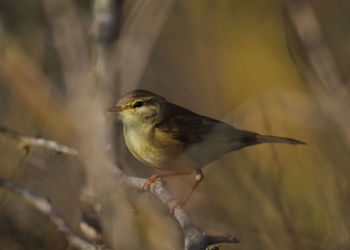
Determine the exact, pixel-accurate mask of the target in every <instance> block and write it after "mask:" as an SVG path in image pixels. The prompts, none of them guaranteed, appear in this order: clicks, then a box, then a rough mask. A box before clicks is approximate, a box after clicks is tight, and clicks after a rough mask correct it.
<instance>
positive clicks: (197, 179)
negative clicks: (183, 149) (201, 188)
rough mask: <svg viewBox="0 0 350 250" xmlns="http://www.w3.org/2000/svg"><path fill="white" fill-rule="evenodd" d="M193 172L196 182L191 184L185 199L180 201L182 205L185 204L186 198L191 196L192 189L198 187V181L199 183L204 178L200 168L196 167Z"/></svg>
mask: <svg viewBox="0 0 350 250" xmlns="http://www.w3.org/2000/svg"><path fill="white" fill-rule="evenodd" d="M195 172H196V175H195V178H196V182H195V183H194V185H193V187H192V189H191V191H190V192H189V193H188V195H187V197H186V199H185V200H184V201H183V203H182V204H183V205H185V204H186V203H187V202H188V200H189V199H190V197H191V195H192V194H193V192H194V190H195V189H196V188H197V187H198V185H199V183H201V181H202V180H203V178H204V175H203V172H202V170H201V169H199V168H197V169H196V170H195Z"/></svg>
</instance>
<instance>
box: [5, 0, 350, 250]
mask: <svg viewBox="0 0 350 250" xmlns="http://www.w3.org/2000/svg"><path fill="white" fill-rule="evenodd" d="M45 2H46V1H39V0H37V1H25V0H16V1H10V0H0V55H1V61H0V123H1V124H3V125H6V126H8V127H11V128H13V129H15V130H17V131H20V132H21V133H23V134H27V135H31V136H42V137H47V138H50V139H54V140H57V141H59V142H61V143H65V144H68V145H72V146H74V147H78V148H81V147H82V146H81V145H84V146H85V147H91V149H87V151H85V154H83V156H84V155H85V156H88V155H89V152H90V153H91V156H90V157H91V158H93V159H94V160H93V161H92V162H93V163H94V164H95V163H96V162H97V163H98V162H99V159H100V158H99V157H97V156H96V150H95V148H102V149H101V151H104V150H105V147H106V146H107V145H104V144H103V143H100V144H99V143H97V142H96V138H99V137H102V136H103V135H101V134H103V131H101V130H100V129H101V128H103V127H93V126H90V125H91V124H92V123H94V122H95V120H96V119H100V117H102V116H104V114H103V113H102V112H101V113H98V112H97V111H96V109H93V108H92V105H95V104H94V103H95V102H94V100H95V99H94V96H93V97H91V96H88V95H87V96H86V97H85V99H82V100H85V101H82V102H80V103H78V102H77V100H75V99H74V100H71V99H69V98H70V97H71V96H72V93H79V94H82V95H83V94H84V93H88V92H86V89H88V90H89V89H90V90H91V89H92V90H91V91H92V92H94V91H95V89H94V88H96V89H97V90H96V93H97V94H96V95H98V93H99V89H98V86H97V87H96V86H95V85H89V84H90V82H93V80H91V78H85V77H87V75H89V70H90V71H92V68H93V66H91V65H93V57H94V53H93V49H94V45H93V44H94V42H93V39H92V38H91V36H90V34H89V29H90V25H91V22H92V21H91V19H92V13H91V8H92V2H91V1H61V2H60V1H47V2H46V3H45ZM125 2H126V5H125V6H124V7H125V9H126V10H127V13H126V14H124V17H123V18H124V20H126V16H127V15H128V14H130V13H131V14H132V13H133V12H132V7H133V6H134V5H136V4H138V5H139V8H147V5H142V4H141V5H140V4H139V3H140V2H138V1H132V0H127V1H125ZM286 2H288V1H281V0H266V1H258V0H254V1H245V0H217V1H212V0H202V1H198V0H190V1H188V0H181V1H177V3H176V4H175V5H174V7H173V9H172V10H171V11H170V16H169V18H168V19H167V22H166V24H165V26H164V27H163V28H162V29H161V32H160V34H159V39H158V40H157V41H156V43H155V46H154V48H153V50H152V53H151V55H150V57H149V58H148V59H147V64H146V68H145V71H144V72H143V74H142V79H141V81H140V83H138V85H137V86H138V87H142V88H146V89H149V90H152V91H154V92H156V93H159V94H161V95H164V96H165V97H166V98H168V99H169V100H170V101H172V102H175V103H177V104H179V105H182V106H185V107H188V108H189V109H192V110H194V111H195V112H198V113H201V114H204V115H207V116H210V117H214V118H216V119H220V120H224V121H226V122H228V123H230V124H233V125H234V126H236V127H238V128H242V129H246V130H251V131H256V132H259V133H262V134H274V135H281V136H288V137H292V138H296V139H300V140H302V141H306V142H307V144H308V145H306V146H298V147H294V146H290V145H260V146H256V147H250V148H247V149H244V150H241V151H239V152H234V153H230V154H228V155H226V156H225V157H223V158H222V159H221V160H219V161H216V162H213V163H211V164H210V165H209V166H208V167H206V168H205V170H204V172H205V179H204V182H203V184H201V186H200V187H199V188H198V191H197V192H196V194H195V195H194V197H193V199H192V200H191V201H190V203H189V205H188V207H187V210H188V212H189V214H190V215H191V217H192V218H193V219H194V221H195V222H196V224H198V225H199V226H200V227H201V228H202V229H203V230H204V231H206V232H208V233H217V234H220V233H234V234H237V235H240V237H241V243H240V244H239V245H235V246H231V245H230V246H229V245H227V246H222V247H221V248H220V249H245V250H253V249H254V250H257V249H270V250H273V249H276V250H291V249H298V250H302V249H305V250H310V249H315V250H316V249H328V250H332V249H334V250H335V249H337V250H340V249H349V248H350V234H349V230H350V216H349V213H348V208H349V206H350V191H349V190H350V186H349V183H350V182H349V179H350V168H349V166H350V164H349V163H350V156H349V155H350V154H349V152H350V149H349V148H350V147H349V146H350V144H349V143H350V140H349V139H350V138H349V137H347V134H348V130H350V126H349V127H348V128H347V127H346V126H342V125H341V124H339V120H342V119H343V116H344V119H345V117H348V116H349V113H347V112H349V111H348V107H349V106H346V105H344V103H345V104H347V103H348V102H349V101H350V100H349V99H348V95H347V91H348V88H349V77H350V75H349V72H350V71H349V60H350V29H349V23H350V17H349V15H348V13H349V11H350V2H349V1H348V0H336V1H326V0H320V1H306V0H299V1H295V2H298V3H305V4H307V5H309V6H311V8H312V10H313V11H314V13H315V15H316V17H317V20H318V22H319V25H320V27H321V29H322V30H321V32H322V34H323V36H322V39H323V42H324V43H325V44H326V45H327V46H328V47H329V49H330V51H331V52H332V55H333V56H334V58H335V62H336V69H337V72H338V73H339V75H340V76H339V78H340V79H342V83H343V85H342V87H343V89H341V91H335V94H334V93H327V95H326V96H327V97H332V98H329V99H327V98H323V96H318V95H319V92H318V91H316V90H317V89H318V88H320V81H319V80H318V75H317V70H315V64H312V62H310V60H309V55H310V53H312V51H309V50H308V49H307V48H306V47H305V46H304V45H303V42H302V39H300V37H299V36H298V32H297V30H296V29H295V27H293V21H291V19H290V16H289V15H290V12H289V14H288V11H287V10H286V8H287V7H286V5H285V3H286ZM52 6H54V7H52ZM131 14H130V15H131ZM157 14H159V13H158V12H157V13H153V15H157ZM66 17H67V18H66ZM149 18H152V17H149ZM69 24H74V25H72V26H71V25H69ZM75 24H76V25H75ZM305 25H306V26H307V25H308V24H307V23H305ZM147 28H148V27H145V29H147ZM151 28H152V27H149V29H150V30H151ZM143 31H144V30H143ZM79 32H81V33H82V34H83V35H81V34H80V33H79ZM145 32H146V31H145ZM137 39H138V40H137ZM142 39H143V38H142V34H141V35H140V36H137V35H136V38H135V41H136V42H140V41H141V43H142V41H143V40H142ZM117 40H118V39H117ZM81 41H83V42H82V43H81ZM117 42H118V41H115V43H117ZM132 42H134V41H130V43H132ZM81 44H83V45H84V46H85V47H84V46H81ZM71 45H72V46H71ZM315 46H318V44H315ZM62 48H63V49H62ZM66 48H68V50H67V49H66ZM65 49H66V50H65ZM84 49H86V50H84ZM126 53H130V54H128V55H130V57H132V56H133V55H134V54H133V53H132V51H127V52H126ZM77 55H78V56H77ZM81 58H87V59H86V61H82V60H81ZM134 60H137V58H136V59H135V58H134ZM320 62H321V60H320ZM109 63H110V64H113V63H114V62H113V61H111V62H109ZM123 63H125V64H128V63H129V62H128V61H125V62H123ZM67 65H68V66H67ZM71 65H75V66H76V67H72V66H71ZM83 67H85V68H83ZM86 69H87V70H86ZM84 70H86V71H84ZM77 76H78V77H77ZM73 83H77V86H78V87H77V88H75V87H76V86H75V85H74V84H73ZM123 84H124V83H123V82H121V81H118V80H116V81H115V82H114V85H115V86H114V88H113V89H110V90H109V91H110V92H112V95H113V96H112V97H113V98H114V99H116V98H118V97H119V96H120V95H122V94H124V93H120V92H117V90H120V89H121V90H123V91H124V90H125V91H126V90H130V89H131V88H134V87H135V86H130V85H127V84H126V85H123ZM73 85H74V86H73ZM88 86H93V87H92V88H89V87H88ZM84 91H85V92H84ZM113 91H115V92H113ZM339 96H340V97H339ZM102 97H103V96H102ZM338 97H339V98H338ZM342 98H343V99H342ZM102 99H103V98H102ZM104 100H105V101H104V102H103V101H102V102H101V103H102V104H101V106H103V105H106V107H107V105H108V103H109V104H111V103H110V101H111V100H110V99H104ZM324 106H326V107H330V106H332V107H334V109H337V107H341V111H342V112H339V113H334V112H333V113H332V112H331V111H329V112H327V109H325V108H324ZM334 109H332V110H333V111H334ZM339 110H340V109H339ZM77 111H80V112H77ZM106 116H107V115H106ZM101 119H102V118H101ZM106 119H107V123H108V124H109V125H108V126H112V125H113V124H114V123H113V118H112V116H107V118H106ZM79 121H80V123H79ZM110 138H111V136H109V137H108V139H110ZM121 140H122V139H121V138H120V137H119V138H118V142H117V143H115V144H116V145H117V144H118V143H122V142H121ZM100 145H102V146H100ZM119 145H120V144H119ZM94 147H95V148H94ZM116 147H117V146H116ZM120 147H122V145H120ZM111 150H112V152H111V154H116V152H117V151H118V152H122V153H121V154H119V155H118V160H119V161H123V162H124V163H127V164H126V166H124V168H125V171H126V172H128V173H132V174H135V175H142V176H147V175H148V174H150V173H151V172H152V170H149V169H146V168H145V167H143V166H142V165H140V164H139V163H137V162H136V161H135V160H134V159H132V157H130V154H129V153H128V152H127V150H125V149H123V148H121V149H120V148H118V150H117V149H114V148H112V149H111ZM23 157H24V156H23V154H22V152H21V151H20V150H19V149H18V147H17V146H16V145H15V143H14V142H12V141H11V140H9V139H7V138H4V137H2V136H1V137H0V175H1V176H3V177H6V178H10V179H14V180H16V181H17V182H19V183H21V184H22V185H24V186H26V187H28V189H30V190H33V191H35V192H38V193H40V194H42V195H43V196H45V197H49V198H50V199H51V200H52V202H53V205H54V207H56V208H57V210H58V211H59V213H60V214H61V215H62V216H63V218H64V219H65V220H66V221H68V224H69V225H71V226H72V228H73V229H74V230H75V231H77V232H79V220H80V213H81V211H80V208H79V206H80V205H79V199H80V195H81V192H82V190H83V187H84V186H85V185H86V183H91V182H93V181H91V180H92V179H93V177H92V175H93V174H94V173H95V174H97V173H98V172H99V171H100V170H99V168H100V166H99V164H95V165H94V167H91V168H87V167H86V165H87V162H88V161H90V159H91V158H90V159H88V160H86V159H85V160H84V159H73V158H72V157H68V156H64V155H55V154H52V153H48V152H45V151H44V150H36V149H34V150H33V151H32V152H31V153H30V155H29V156H28V157H26V158H24V160H23V159H22V158H23ZM21 159H22V160H23V161H24V162H23V163H20V162H21ZM94 171H95V172H94ZM91 178H92V179H91ZM93 180H95V181H96V180H97V179H93ZM192 181H193V180H191V178H176V180H175V179H171V180H169V183H170V186H171V187H172V188H173V190H174V192H176V193H177V194H178V195H180V196H181V194H184V193H185V192H186V190H187V189H188V188H189V187H190V185H191V182H192ZM96 182H97V184H101V185H107V183H108V180H106V179H103V180H101V179H100V181H96ZM180 184H181V185H180ZM112 194H113V195H115V194H114V190H113V189H109V192H107V193H104V194H103V197H104V198H106V197H107V198H106V199H107V201H105V203H103V204H104V205H106V206H105V207H104V208H103V209H102V212H101V214H100V215H99V217H100V220H101V223H102V227H103V229H104V233H106V235H104V239H105V240H106V242H107V243H108V244H109V245H111V246H112V247H114V248H115V249H141V248H142V249H177V248H181V245H182V243H181V233H180V232H179V231H178V230H177V229H178V228H177V226H176V224H175V222H174V221H173V220H172V219H171V217H169V216H168V214H167V211H165V209H164V208H162V207H161V206H157V203H158V201H156V200H153V199H152V197H150V196H149V195H141V196H140V195H139V194H134V193H132V194H131V195H130V197H129V198H128V199H127V202H125V203H128V204H123V203H122V204H119V206H123V207H124V209H125V210H126V211H124V212H120V210H118V209H119V207H115V203H118V201H115V200H113V199H114V197H115V196H113V195H112ZM101 197H102V196H101ZM108 197H109V198H108ZM108 199H109V200H108ZM129 203H130V204H133V203H135V204H134V205H135V206H136V207H137V211H138V212H137V213H134V212H131V211H129V210H132V209H130V206H131V205H130V204H129ZM0 211H1V212H0V235H1V237H0V246H1V248H2V249H9V250H11V249H66V247H67V245H66V244H67V243H66V242H65V240H64V238H63V236H62V235H61V234H59V233H58V232H57V231H56V230H55V228H53V227H52V226H51V225H49V224H48V223H47V219H46V218H44V217H43V216H41V215H40V214H38V213H36V212H35V211H33V209H32V208H30V207H28V206H27V205H25V204H24V203H23V202H22V201H20V200H19V199H18V198H16V197H15V196H13V195H10V194H9V193H7V192H6V191H4V190H1V192H0ZM121 214H122V215H124V214H128V216H124V217H125V220H120V216H121ZM118 216H119V217H118ZM126 220H129V221H127V222H125V221H126ZM123 223H127V224H123ZM130 225H131V226H130ZM131 227H132V228H131ZM123 232H124V233H129V234H130V232H132V233H133V234H132V235H129V238H128V240H123V239H122V238H123V237H122V236H121V235H123V234H122V233H123ZM130 239H131V240H130Z"/></svg>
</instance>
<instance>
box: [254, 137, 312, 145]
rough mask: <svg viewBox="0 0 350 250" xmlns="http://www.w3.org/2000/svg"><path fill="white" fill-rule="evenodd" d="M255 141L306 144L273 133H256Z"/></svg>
mask: <svg viewBox="0 0 350 250" xmlns="http://www.w3.org/2000/svg"><path fill="white" fill-rule="evenodd" d="M256 140H257V143H289V144H306V143H305V142H302V141H298V140H295V139H292V138H286V137H279V136H273V135H256Z"/></svg>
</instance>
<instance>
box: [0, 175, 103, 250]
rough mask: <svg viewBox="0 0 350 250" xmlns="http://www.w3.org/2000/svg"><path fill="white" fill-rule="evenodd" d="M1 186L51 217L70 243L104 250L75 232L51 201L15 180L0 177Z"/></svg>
mask: <svg viewBox="0 0 350 250" xmlns="http://www.w3.org/2000/svg"><path fill="white" fill-rule="evenodd" d="M0 187H1V188H5V189H7V190H9V191H11V192H14V193H16V194H18V195H19V196H21V197H22V198H23V200H24V201H26V202H27V203H29V204H30V205H32V206H33V207H34V208H36V209H37V210H38V211H39V212H40V213H42V214H44V215H46V216H48V217H49V219H50V222H51V223H52V224H53V225H54V226H55V227H56V228H57V229H58V230H59V231H60V232H62V233H64V234H65V236H66V238H67V240H68V242H69V244H70V245H71V246H74V247H76V248H78V249H81V250H102V249H107V248H105V247H104V246H100V245H94V244H91V243H90V242H88V241H86V240H84V239H83V238H81V237H79V236H78V235H77V234H75V233H74V232H73V231H72V230H71V229H70V227H69V226H68V225H67V223H66V222H65V221H64V220H63V219H62V218H61V217H60V216H59V215H58V214H57V212H56V211H55V209H54V208H53V207H52V205H51V203H50V202H49V201H48V200H47V199H45V198H43V197H41V196H39V195H38V194H36V193H33V192H31V191H29V190H28V189H26V188H24V187H22V186H20V185H17V184H15V183H14V182H12V181H10V180H7V179H5V178H2V177H0Z"/></svg>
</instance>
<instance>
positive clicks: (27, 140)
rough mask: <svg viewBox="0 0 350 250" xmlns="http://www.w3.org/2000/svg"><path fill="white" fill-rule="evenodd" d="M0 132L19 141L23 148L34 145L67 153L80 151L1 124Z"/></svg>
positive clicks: (72, 153) (73, 153)
mask: <svg viewBox="0 0 350 250" xmlns="http://www.w3.org/2000/svg"><path fill="white" fill-rule="evenodd" d="M0 133H2V134H4V135H6V136H8V137H10V138H12V139H16V140H18V141H19V146H20V148H21V149H24V150H27V149H28V148H30V147H32V146H36V147H43V148H46V149H48V150H52V151H55V152H56V153H61V154H67V155H77V154H78V151H77V150H75V149H74V148H70V147H67V146H65V145H62V144H59V143H57V142H55V141H50V140H46V139H42V138H35V137H30V136H25V135H22V134H20V133H18V132H16V131H14V130H12V129H9V128H7V127H5V126H3V125H1V124H0Z"/></svg>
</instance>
